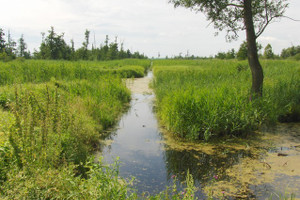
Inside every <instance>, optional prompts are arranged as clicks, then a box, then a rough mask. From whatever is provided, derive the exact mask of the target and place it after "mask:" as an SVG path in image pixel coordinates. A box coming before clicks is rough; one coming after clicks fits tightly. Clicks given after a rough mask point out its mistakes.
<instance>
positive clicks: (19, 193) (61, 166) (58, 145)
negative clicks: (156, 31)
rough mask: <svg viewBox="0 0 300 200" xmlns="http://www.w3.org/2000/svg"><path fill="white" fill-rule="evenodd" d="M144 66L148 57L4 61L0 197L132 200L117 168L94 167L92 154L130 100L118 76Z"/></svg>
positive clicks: (0, 100) (0, 94)
mask: <svg viewBox="0 0 300 200" xmlns="http://www.w3.org/2000/svg"><path fill="white" fill-rule="evenodd" d="M132 64H134V65H135V66H129V65H132ZM149 66H150V61H146V60H145V61H140V60H139V61H135V60H128V61H126V60H125V61H114V62H105V63H99V62H79V63H77V65H76V63H71V62H62V61H60V62H58V61H13V62H10V63H3V64H1V66H0V71H1V72H5V73H1V87H0V103H1V107H0V161H1V162H0V198H1V199H68V198H71V199H97V198H100V199H127V198H129V199H130V198H132V197H133V196H135V194H134V193H133V194H132V195H130V194H129V193H128V191H129V187H128V184H127V183H126V181H124V180H121V179H120V178H119V176H118V169H117V167H116V166H113V167H112V168H110V167H105V166H102V163H101V162H100V163H99V164H97V165H96V164H93V162H92V161H94V159H93V158H90V154H92V151H93V150H94V148H95V147H96V146H97V144H98V139H99V136H100V134H101V133H102V131H103V130H105V129H107V128H108V127H111V126H112V125H114V124H115V122H116V121H117V119H118V117H119V116H120V113H122V111H124V109H125V108H126V107H127V105H128V102H129V101H130V92H129V90H128V89H127V88H126V86H125V82H124V81H123V80H122V77H126V76H129V75H130V76H135V75H136V76H141V75H143V74H144V71H145V70H147V68H148V67H149ZM16 83H18V84H16ZM13 84H15V85H13ZM2 109H5V110H6V111H3V110H2Z"/></svg>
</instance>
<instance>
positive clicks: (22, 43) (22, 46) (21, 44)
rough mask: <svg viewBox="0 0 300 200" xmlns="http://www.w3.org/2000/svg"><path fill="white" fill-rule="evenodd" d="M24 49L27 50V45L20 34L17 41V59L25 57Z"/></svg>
mask: <svg viewBox="0 0 300 200" xmlns="http://www.w3.org/2000/svg"><path fill="white" fill-rule="evenodd" d="M26 49H27V45H26V43H25V40H24V35H23V34H22V35H21V37H20V39H19V45H18V56H19V57H25V55H26Z"/></svg>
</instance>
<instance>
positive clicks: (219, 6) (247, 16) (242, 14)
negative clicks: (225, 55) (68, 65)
mask: <svg viewBox="0 0 300 200" xmlns="http://www.w3.org/2000/svg"><path fill="white" fill-rule="evenodd" d="M169 2H170V3H173V4H174V6H175V7H178V6H183V7H186V8H190V9H192V10H194V11H196V12H198V11H200V12H203V13H204V14H205V15H206V17H207V19H208V20H209V21H210V22H211V23H212V24H213V25H214V27H215V28H216V29H217V30H219V31H223V30H225V31H226V32H227V34H226V39H227V40H228V41H231V40H233V39H236V38H238V32H239V31H243V30H245V31H246V39H247V57H248V62H249V65H250V69H251V73H252V88H251V93H252V95H251V96H262V91H263V90H262V89H263V79H264V75H263V69H262V67H261V65H260V62H259V60H258V51H257V45H256V39H257V38H258V37H259V36H260V35H261V34H262V33H263V32H264V30H265V29H266V27H267V26H268V25H269V24H270V23H271V22H272V21H274V19H275V18H279V17H283V16H284V15H283V14H284V12H285V10H286V8H287V7H288V3H286V2H287V0H170V1H169Z"/></svg>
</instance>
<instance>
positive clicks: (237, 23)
mask: <svg viewBox="0 0 300 200" xmlns="http://www.w3.org/2000/svg"><path fill="white" fill-rule="evenodd" d="M169 2H170V3H172V4H174V6H175V7H178V6H182V7H185V8H189V9H192V10H194V11H196V12H197V11H200V12H203V13H204V14H205V15H206V17H207V19H208V20H209V21H211V22H212V23H213V24H214V27H215V28H216V29H218V30H219V31H223V30H225V31H226V32H227V39H228V40H232V39H236V38H237V37H238V35H237V32H238V31H241V30H246V26H247V24H244V23H245V21H244V13H245V9H246V6H245V3H246V2H247V1H235V0H227V1H220V0H170V1H169ZM250 3H251V8H252V14H253V22H254V23H253V24H252V25H253V26H254V27H255V28H256V30H257V33H256V36H257V37H258V36H259V35H260V34H261V33H262V32H263V31H264V30H265V28H266V26H267V25H268V24H269V23H270V22H271V21H272V20H274V19H275V18H279V17H282V16H283V14H284V11H285V9H286V8H287V6H288V3H286V0H276V1H272V0H266V1H265V0H264V1H263V0H253V1H251V2H250Z"/></svg>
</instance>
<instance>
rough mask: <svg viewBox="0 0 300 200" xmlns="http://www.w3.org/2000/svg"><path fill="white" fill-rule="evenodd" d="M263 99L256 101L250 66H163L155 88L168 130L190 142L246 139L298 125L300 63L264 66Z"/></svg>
mask: <svg viewBox="0 0 300 200" xmlns="http://www.w3.org/2000/svg"><path fill="white" fill-rule="evenodd" d="M262 65H263V68H264V72H265V82H264V94H263V97H262V98H256V99H251V97H250V88H251V72H250V69H249V67H248V65H247V63H246V62H239V61H234V60H233V61H223V60H195V61H193V60H187V61H185V60H158V61H155V62H154V68H153V71H154V76H155V79H154V81H153V87H154V90H155V94H156V97H157V107H158V109H157V110H158V116H159V118H160V120H161V122H162V124H163V125H164V126H166V128H167V129H169V130H170V131H172V132H174V134H176V135H178V136H180V137H184V138H187V139H190V140H199V139H201V140H202V139H204V140H211V139H215V138H220V137H223V136H245V135H246V134H248V133H251V132H253V131H254V130H257V129H259V127H261V125H262V124H274V123H276V122H277V121H292V120H297V119H298V120H299V115H300V110H299V105H300V63H299V62H297V61H262Z"/></svg>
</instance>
